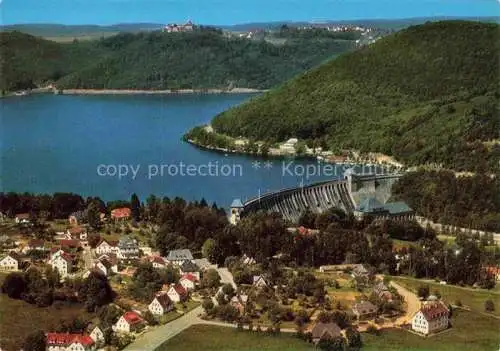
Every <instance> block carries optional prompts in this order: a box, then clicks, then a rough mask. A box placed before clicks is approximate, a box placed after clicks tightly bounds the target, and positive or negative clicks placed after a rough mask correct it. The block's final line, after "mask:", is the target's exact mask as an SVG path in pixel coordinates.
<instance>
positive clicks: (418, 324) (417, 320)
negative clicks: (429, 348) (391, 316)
mask: <svg viewBox="0 0 500 351" xmlns="http://www.w3.org/2000/svg"><path fill="white" fill-rule="evenodd" d="M448 325H449V311H448V309H447V308H446V307H445V306H444V304H443V303H442V302H440V301H433V302H431V303H427V304H424V305H422V307H421V308H420V310H419V311H418V312H417V313H415V315H414V316H413V318H412V320H411V328H412V330H414V331H416V332H417V333H420V334H423V335H429V334H432V333H436V332H438V331H441V330H443V329H446V328H448Z"/></svg>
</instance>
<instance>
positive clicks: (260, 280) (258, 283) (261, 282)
mask: <svg viewBox="0 0 500 351" xmlns="http://www.w3.org/2000/svg"><path fill="white" fill-rule="evenodd" d="M253 286H255V287H257V288H263V287H265V286H267V282H266V280H265V279H264V277H263V276H262V275H254V276H253Z"/></svg>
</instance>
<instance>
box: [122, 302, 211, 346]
mask: <svg viewBox="0 0 500 351" xmlns="http://www.w3.org/2000/svg"><path fill="white" fill-rule="evenodd" d="M202 312H203V307H201V306H198V307H196V308H195V309H193V310H191V311H189V312H188V313H186V314H185V315H184V316H182V317H180V318H177V319H176V320H174V321H172V322H170V323H167V324H165V325H162V326H160V327H156V328H155V329H153V330H151V331H147V332H146V333H144V334H142V335H141V336H139V337H138V338H137V339H136V340H135V341H134V342H133V343H132V344H130V345H129V346H127V347H126V348H125V350H126V351H154V350H155V349H156V348H157V347H159V346H160V345H161V344H163V343H164V342H165V341H167V340H168V339H170V338H172V337H174V336H175V335H177V334H179V333H180V332H181V331H183V330H184V329H187V328H189V327H190V326H192V325H193V324H198V323H200V322H202V320H201V319H200V318H198V315H199V314H200V313H202Z"/></svg>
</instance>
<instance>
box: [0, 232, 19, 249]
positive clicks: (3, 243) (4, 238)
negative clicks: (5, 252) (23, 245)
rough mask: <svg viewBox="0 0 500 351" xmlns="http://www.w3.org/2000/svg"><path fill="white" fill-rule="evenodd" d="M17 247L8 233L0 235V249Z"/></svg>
mask: <svg viewBox="0 0 500 351" xmlns="http://www.w3.org/2000/svg"><path fill="white" fill-rule="evenodd" d="M16 247H17V243H16V242H15V241H14V240H13V239H11V238H10V237H9V236H8V235H5V234H4V235H0V248H1V249H14V248H16Z"/></svg>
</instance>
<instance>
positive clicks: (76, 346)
mask: <svg viewBox="0 0 500 351" xmlns="http://www.w3.org/2000/svg"><path fill="white" fill-rule="evenodd" d="M45 345H46V347H47V351H90V350H95V342H94V340H93V339H92V338H91V337H90V336H89V335H82V334H69V333H47V336H46V341H45Z"/></svg>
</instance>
